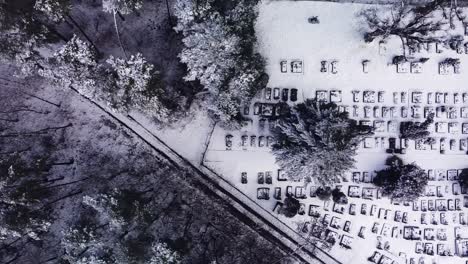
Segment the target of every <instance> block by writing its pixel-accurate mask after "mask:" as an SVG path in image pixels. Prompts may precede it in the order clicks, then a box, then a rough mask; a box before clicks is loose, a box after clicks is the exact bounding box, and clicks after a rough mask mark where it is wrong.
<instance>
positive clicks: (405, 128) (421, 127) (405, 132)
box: [400, 114, 434, 140]
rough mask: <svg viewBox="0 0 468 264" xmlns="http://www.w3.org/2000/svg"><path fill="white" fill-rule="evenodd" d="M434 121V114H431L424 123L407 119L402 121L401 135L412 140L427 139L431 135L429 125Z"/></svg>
mask: <svg viewBox="0 0 468 264" xmlns="http://www.w3.org/2000/svg"><path fill="white" fill-rule="evenodd" d="M433 122H434V114H430V115H429V116H428V117H427V119H426V120H425V121H424V122H422V123H415V122H412V121H406V122H401V123H400V137H401V138H407V139H412V140H418V139H425V138H427V137H428V136H429V135H430V132H429V131H428V127H429V125H431V124H432V123H433Z"/></svg>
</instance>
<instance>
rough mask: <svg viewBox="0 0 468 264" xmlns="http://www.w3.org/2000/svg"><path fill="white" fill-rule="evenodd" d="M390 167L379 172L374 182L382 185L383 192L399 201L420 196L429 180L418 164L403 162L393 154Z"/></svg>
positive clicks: (409, 200)
mask: <svg viewBox="0 0 468 264" xmlns="http://www.w3.org/2000/svg"><path fill="white" fill-rule="evenodd" d="M391 159H392V161H387V165H388V167H387V168H386V169H383V170H381V171H378V172H377V175H376V176H375V178H374V180H373V181H374V184H375V185H377V186H379V187H381V189H382V194H383V195H384V196H389V197H390V198H391V199H392V200H395V201H398V202H405V201H408V202H411V201H414V200H415V199H417V198H418V197H420V196H421V195H422V194H423V193H424V190H425V188H426V185H427V182H428V175H427V173H426V172H425V171H424V170H423V169H421V168H420V167H419V166H417V165H416V164H406V165H405V164H403V161H402V160H401V159H399V158H397V157H395V156H393V157H392V158H391Z"/></svg>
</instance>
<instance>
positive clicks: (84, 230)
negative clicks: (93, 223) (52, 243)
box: [61, 226, 107, 263]
mask: <svg viewBox="0 0 468 264" xmlns="http://www.w3.org/2000/svg"><path fill="white" fill-rule="evenodd" d="M62 235H63V237H62V240H61V246H62V248H63V249H64V254H63V256H62V259H63V260H67V261H68V262H70V263H107V262H105V261H104V260H103V259H99V258H98V257H97V256H95V255H94V253H96V252H99V251H100V250H101V248H102V247H103V243H102V242H101V241H100V240H99V236H98V235H97V234H96V231H95V230H93V228H92V227H89V226H77V227H70V228H69V229H68V230H66V231H63V232H62ZM84 261H89V262H84ZM92 261H94V262H92Z"/></svg>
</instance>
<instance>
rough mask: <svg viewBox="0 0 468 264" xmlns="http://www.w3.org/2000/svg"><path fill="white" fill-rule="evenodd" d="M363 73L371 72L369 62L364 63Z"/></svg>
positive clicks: (364, 61)
mask: <svg viewBox="0 0 468 264" xmlns="http://www.w3.org/2000/svg"><path fill="white" fill-rule="evenodd" d="M362 72H363V73H368V72H369V60H363V61H362Z"/></svg>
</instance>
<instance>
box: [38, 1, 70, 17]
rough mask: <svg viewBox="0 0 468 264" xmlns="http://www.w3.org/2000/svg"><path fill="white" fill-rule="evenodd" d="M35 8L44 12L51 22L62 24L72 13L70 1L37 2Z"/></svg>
mask: <svg viewBox="0 0 468 264" xmlns="http://www.w3.org/2000/svg"><path fill="white" fill-rule="evenodd" d="M34 8H35V9H36V10H38V11H41V12H43V13H44V14H45V15H46V16H47V17H48V18H49V19H50V20H52V21H54V22H60V21H63V20H64V19H65V16H66V14H67V13H68V12H69V11H70V8H71V7H70V1H69V0H36V3H35V4H34Z"/></svg>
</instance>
